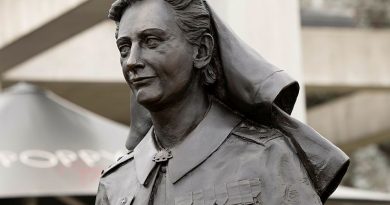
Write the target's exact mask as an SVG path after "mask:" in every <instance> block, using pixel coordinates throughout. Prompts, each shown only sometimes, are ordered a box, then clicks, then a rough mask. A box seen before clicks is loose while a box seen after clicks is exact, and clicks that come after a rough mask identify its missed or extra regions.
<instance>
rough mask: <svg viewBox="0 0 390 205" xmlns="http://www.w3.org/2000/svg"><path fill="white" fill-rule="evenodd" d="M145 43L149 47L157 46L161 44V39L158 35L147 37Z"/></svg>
mask: <svg viewBox="0 0 390 205" xmlns="http://www.w3.org/2000/svg"><path fill="white" fill-rule="evenodd" d="M144 44H145V46H146V47H148V48H151V49H152V48H157V47H158V46H159V45H160V44H161V40H160V39H159V38H157V37H147V38H146V39H145V41H144Z"/></svg>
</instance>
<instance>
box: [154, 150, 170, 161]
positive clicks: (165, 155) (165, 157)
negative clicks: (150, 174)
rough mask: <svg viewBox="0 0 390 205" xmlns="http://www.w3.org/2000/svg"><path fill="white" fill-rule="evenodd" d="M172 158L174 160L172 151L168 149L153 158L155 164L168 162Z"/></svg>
mask: <svg viewBox="0 0 390 205" xmlns="http://www.w3.org/2000/svg"><path fill="white" fill-rule="evenodd" d="M171 158H172V153H171V151H170V150H167V149H162V150H160V151H159V152H157V153H156V154H155V155H154V156H153V161H154V162H166V161H168V160H169V159H171Z"/></svg>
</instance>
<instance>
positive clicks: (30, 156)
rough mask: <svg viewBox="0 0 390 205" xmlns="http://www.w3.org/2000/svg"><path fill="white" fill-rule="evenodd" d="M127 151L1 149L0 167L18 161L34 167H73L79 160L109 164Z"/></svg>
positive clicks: (11, 164)
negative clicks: (12, 150)
mask: <svg viewBox="0 0 390 205" xmlns="http://www.w3.org/2000/svg"><path fill="white" fill-rule="evenodd" d="M124 153H126V152H125V151H117V152H109V151H107V150H99V151H96V150H89V149H82V150H77V151H72V150H67V149H60V150H56V151H53V152H49V151H44V150H25V151H22V152H20V153H17V152H11V151H6V150H0V168H10V167H12V166H13V165H15V164H17V163H18V162H19V163H21V164H23V165H26V166H29V167H34V168H52V167H55V166H60V165H62V166H64V167H72V165H74V164H75V163H76V162H77V161H78V160H79V161H81V162H83V164H85V165H86V166H88V167H94V166H97V165H100V166H108V165H109V164H111V163H112V162H115V161H116V160H117V159H118V157H119V156H122V155H123V154H124Z"/></svg>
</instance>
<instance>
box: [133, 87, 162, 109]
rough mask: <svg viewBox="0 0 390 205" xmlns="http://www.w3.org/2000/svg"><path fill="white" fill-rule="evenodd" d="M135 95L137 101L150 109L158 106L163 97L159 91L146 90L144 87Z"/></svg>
mask: <svg viewBox="0 0 390 205" xmlns="http://www.w3.org/2000/svg"><path fill="white" fill-rule="evenodd" d="M135 96H136V100H137V102H138V103H139V104H140V105H142V106H144V107H145V108H146V109H148V110H150V111H151V110H153V108H154V107H158V104H159V101H160V99H161V94H159V93H157V92H146V91H144V90H142V89H141V90H138V91H137V92H136V95H135Z"/></svg>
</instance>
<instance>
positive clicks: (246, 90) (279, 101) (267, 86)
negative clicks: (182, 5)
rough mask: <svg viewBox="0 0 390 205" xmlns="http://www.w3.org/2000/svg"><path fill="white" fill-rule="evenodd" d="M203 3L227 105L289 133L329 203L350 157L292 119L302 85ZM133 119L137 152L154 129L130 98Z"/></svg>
mask: <svg viewBox="0 0 390 205" xmlns="http://www.w3.org/2000/svg"><path fill="white" fill-rule="evenodd" d="M205 4H206V6H207V8H208V9H209V12H210V15H211V20H212V22H211V23H212V26H213V29H214V32H215V35H216V36H215V37H216V39H215V40H216V45H217V46H219V55H220V56H219V57H220V60H221V63H222V70H223V73H224V76H225V81H226V82H225V86H226V87H225V89H226V99H228V100H229V101H230V102H229V103H228V104H229V105H233V107H234V108H235V109H237V110H238V111H240V112H241V113H243V114H245V115H246V116H248V117H249V118H251V119H254V120H255V121H261V122H272V124H273V125H274V126H275V127H277V128H278V129H279V130H281V131H282V132H284V133H285V135H286V136H287V137H288V138H289V140H290V141H291V144H292V145H293V147H294V149H295V150H296V152H297V155H298V156H299V158H300V160H301V162H302V164H303V165H304V167H305V169H306V170H307V173H308V175H309V177H310V179H311V181H312V183H313V186H314V188H315V189H316V191H317V193H318V194H319V196H320V197H321V199H322V201H323V202H325V201H326V200H327V199H328V197H329V196H330V194H332V193H333V191H334V190H335V189H336V188H337V186H338V185H339V183H340V181H341V179H342V177H343V176H344V174H345V172H346V170H347V168H348V165H349V158H348V156H347V155H346V154H344V153H343V152H342V151H341V150H340V149H339V148H337V147H336V146H335V145H333V144H332V143H331V142H329V141H328V140H326V139H325V138H323V137H322V136H321V135H320V134H318V133H317V132H316V131H314V130H313V129H312V128H310V127H309V126H307V125H305V124H303V123H302V122H299V121H298V120H296V119H294V118H293V117H291V116H290V115H289V114H291V111H292V109H293V107H294V104H295V101H296V99H297V96H298V92H299V85H298V83H297V82H296V81H295V80H294V79H292V78H291V77H290V76H289V75H288V74H287V73H286V72H285V71H283V70H281V69H278V68H276V67H275V66H273V65H272V64H270V63H268V62H267V61H266V60H264V58H263V57H261V56H260V55H259V54H258V53H257V52H256V51H255V50H254V49H252V48H251V47H249V46H248V45H247V44H246V43H244V42H243V41H242V40H241V39H240V38H239V37H237V36H236V35H235V34H234V33H233V32H232V30H231V29H229V28H228V27H227V26H226V24H225V23H224V22H223V21H222V20H221V19H220V18H219V17H218V15H217V14H216V13H215V12H214V11H213V9H212V8H211V7H210V6H209V5H208V4H207V2H205ZM131 120H132V122H131V131H130V135H129V137H128V140H127V142H126V147H127V148H128V149H133V148H134V147H135V146H136V145H137V144H138V143H139V142H140V141H141V140H142V138H143V137H144V136H145V135H146V133H147V132H148V130H149V129H150V127H151V125H152V122H151V119H150V114H149V112H148V111H147V110H146V109H145V108H143V107H142V106H141V105H139V104H138V103H137V102H136V100H135V98H132V99H131Z"/></svg>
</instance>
